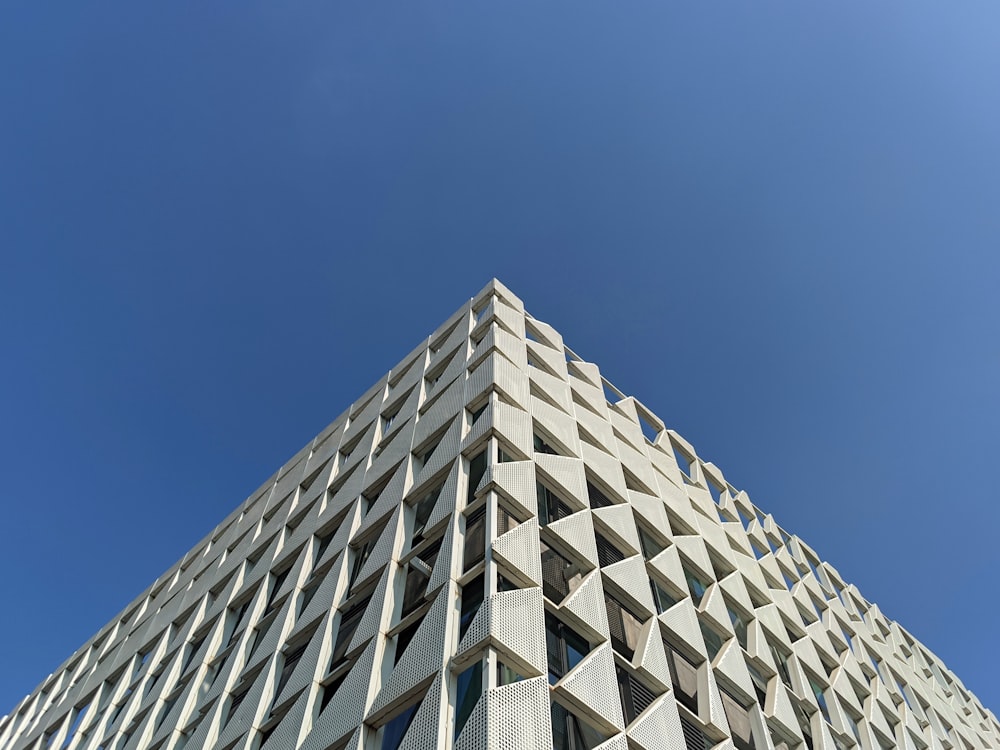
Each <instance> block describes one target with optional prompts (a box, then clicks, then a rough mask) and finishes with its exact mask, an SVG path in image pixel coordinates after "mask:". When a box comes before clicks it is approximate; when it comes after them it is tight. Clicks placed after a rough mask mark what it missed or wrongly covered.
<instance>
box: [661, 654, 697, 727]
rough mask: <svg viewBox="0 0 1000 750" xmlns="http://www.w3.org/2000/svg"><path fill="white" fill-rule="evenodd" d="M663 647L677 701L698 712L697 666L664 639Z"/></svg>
mask: <svg viewBox="0 0 1000 750" xmlns="http://www.w3.org/2000/svg"><path fill="white" fill-rule="evenodd" d="M663 648H664V650H665V651H666V652H667V666H668V667H669V668H670V681H671V683H673V686H674V697H675V698H677V702H678V703H680V704H681V705H683V706H686V707H687V708H688V709H690V710H691V711H693V712H694V713H698V668H697V667H696V666H695V665H694V664H692V663H691V662H690V661H688V660H687V659H686V658H685V657H684V656H682V655H681V654H680V653H679V652H678V651H677V650H676V649H674V647H673V646H671V645H670V644H669V643H667V642H666V641H664V642H663Z"/></svg>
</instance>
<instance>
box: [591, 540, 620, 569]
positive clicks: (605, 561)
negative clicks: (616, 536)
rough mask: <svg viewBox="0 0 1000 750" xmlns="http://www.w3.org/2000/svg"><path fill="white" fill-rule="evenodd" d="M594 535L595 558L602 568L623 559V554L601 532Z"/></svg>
mask: <svg viewBox="0 0 1000 750" xmlns="http://www.w3.org/2000/svg"><path fill="white" fill-rule="evenodd" d="M595 536H596V538H597V559H598V561H599V562H600V564H601V567H602V568H606V567H607V566H608V565H614V564H615V563H616V562H621V561H622V560H624V559H625V554H624V553H623V552H622V551H621V550H620V549H618V548H617V547H616V546H615V545H614V544H612V543H611V542H610V541H608V539H607V538H606V537H604V536H603V535H601V534H595Z"/></svg>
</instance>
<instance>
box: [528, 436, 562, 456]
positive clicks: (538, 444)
mask: <svg viewBox="0 0 1000 750" xmlns="http://www.w3.org/2000/svg"><path fill="white" fill-rule="evenodd" d="M534 445H535V452H536V453H548V454H549V455H551V456H558V455H559V453H558V452H557V451H556V449H555V448H553V447H552V446H551V445H549V444H548V443H546V442H545V441H544V440H542V438H540V437H539V436H538V435H535V436H534Z"/></svg>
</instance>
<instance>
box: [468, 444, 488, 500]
mask: <svg viewBox="0 0 1000 750" xmlns="http://www.w3.org/2000/svg"><path fill="white" fill-rule="evenodd" d="M485 473H486V451H480V452H479V453H477V454H476V455H475V456H473V457H472V458H471V459H470V460H469V489H468V492H467V493H466V497H465V504H466V505H468V504H469V503H471V502H472V501H473V500H475V499H476V488H477V487H479V483H480V482H481V481H482V480H483V474H485Z"/></svg>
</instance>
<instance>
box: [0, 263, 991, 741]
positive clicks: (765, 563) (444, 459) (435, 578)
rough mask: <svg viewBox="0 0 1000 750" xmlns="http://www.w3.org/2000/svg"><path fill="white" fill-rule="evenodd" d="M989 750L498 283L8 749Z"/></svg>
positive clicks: (807, 559)
mask: <svg viewBox="0 0 1000 750" xmlns="http://www.w3.org/2000/svg"><path fill="white" fill-rule="evenodd" d="M184 747H187V748H195V749H199V750H200V748H217V749H218V750H236V749H239V750H286V749H295V748H303V749H304V750H341V749H350V750H362V749H364V750H399V749H405V750H436V749H440V750H447V749H448V748H456V750H485V749H486V748H489V749H490V750H519V749H521V748H524V749H525V750H552V749H553V748H555V749H556V750H585V749H594V748H606V749H610V748H615V749H617V750H626V749H630V750H661V749H663V748H666V749H668V750H708V748H725V749H726V750H848V749H849V748H855V747H857V748H861V750H881V749H882V748H894V747H899V748H907V750H976V749H978V748H1000V725H998V723H997V720H996V718H995V717H994V716H993V714H992V713H990V712H989V711H987V710H986V709H984V708H983V706H982V705H981V704H980V703H979V701H978V700H976V698H975V697H974V696H972V695H971V694H970V693H969V692H968V691H967V690H966V689H965V688H964V687H963V686H962V683H961V682H960V681H959V680H958V678H957V677H956V676H955V675H953V674H952V673H951V672H949V671H948V669H947V668H946V667H945V666H944V665H943V664H942V663H941V662H940V661H939V660H938V659H937V658H936V657H935V656H934V655H933V654H931V653H930V651H929V650H928V649H927V648H926V647H924V646H923V645H922V644H920V643H919V642H917V641H916V640H915V639H914V638H913V637H912V636H911V635H909V634H908V633H907V632H906V631H905V630H904V629H903V628H902V627H901V626H899V625H898V624H897V623H895V622H893V621H891V620H889V619H887V618H886V617H884V616H883V615H882V613H881V612H880V611H879V609H878V607H877V606H876V605H873V604H871V603H870V602H868V601H867V600H866V599H865V598H864V597H863V596H862V595H861V593H860V592H859V591H858V590H857V589H856V588H855V587H854V586H852V585H849V584H846V583H844V581H843V580H842V579H841V578H840V576H839V575H838V574H837V572H836V570H835V569H834V568H833V567H831V566H830V565H829V564H828V563H826V562H823V561H821V560H820V558H819V556H818V555H817V554H816V553H815V552H814V551H813V550H812V549H811V548H810V547H808V546H807V545H806V544H805V543H804V542H803V541H801V540H800V539H798V538H797V537H795V536H793V535H791V534H789V533H788V532H786V531H784V530H783V529H782V528H780V527H779V526H778V525H777V524H776V523H775V522H774V519H773V518H771V516H769V515H766V514H765V513H763V512H762V511H760V510H759V509H758V508H757V507H756V506H755V505H754V504H753V503H752V502H751V501H750V498H749V497H748V496H747V493H746V492H743V491H739V490H737V489H736V488H735V487H734V486H733V485H732V484H730V483H729V482H728V481H727V480H726V478H725V477H724V476H723V474H722V472H721V471H720V470H719V469H718V468H717V467H715V466H714V465H712V464H711V463H707V462H704V461H702V460H701V459H699V458H698V456H697V453H696V452H695V450H694V448H693V447H692V446H691V445H689V444H688V443H687V442H686V441H685V440H684V439H683V438H682V437H680V436H679V435H677V434H676V433H675V432H673V431H671V430H668V429H666V428H665V427H664V426H663V423H662V422H661V421H660V420H659V419H658V418H657V417H656V416H655V415H653V414H652V413H651V412H650V411H649V410H648V409H646V408H645V407H644V406H643V405H642V404H641V403H640V402H638V401H637V400H636V399H634V398H632V397H626V396H624V395H623V394H622V393H621V392H619V391H617V390H616V389H615V388H614V387H613V386H611V385H610V384H609V383H608V382H607V381H606V380H604V379H603V378H602V377H601V375H600V371H599V369H598V367H597V366H596V365H595V364H592V363H589V362H585V361H582V360H581V359H580V358H579V357H577V356H576V355H575V354H574V353H573V352H572V351H571V350H569V349H567V348H566V347H565V346H564V345H563V341H562V337H561V336H560V335H559V334H558V333H557V332H556V331H555V330H554V329H553V328H552V327H550V326H548V325H546V324H545V323H542V322H541V321H539V320H536V319H535V318H533V317H531V316H530V315H528V314H526V313H525V311H524V307H523V304H522V303H521V301H520V300H519V299H518V298H517V297H515V296H514V295H513V294H512V293H511V292H510V291H509V290H508V289H507V288H506V287H504V286H503V285H502V284H500V283H499V282H497V281H495V280H494V281H492V282H491V283H490V284H489V285H488V286H487V287H486V288H485V289H483V290H482V291H481V292H480V293H479V294H478V295H477V296H476V297H475V298H474V299H472V300H471V301H470V302H469V303H468V304H467V305H465V306H464V307H463V308H462V309H461V310H459V311H458V312H457V313H456V314H455V315H453V316H452V317H451V318H450V319H449V320H448V321H447V322H446V323H445V324H444V325H443V326H441V328H439V329H438V330H437V331H436V332H435V333H434V334H433V335H432V336H430V337H429V338H428V339H427V341H425V342H424V343H423V344H421V345H420V346H419V347H418V348H417V349H416V350H414V351H413V352H412V353H411V354H410V355H409V356H407V357H406V358H405V359H404V360H403V361H402V362H401V363H400V364H399V366H397V367H395V368H393V370H392V371H391V372H389V373H388V374H387V375H386V376H385V377H383V378H382V379H381V380H380V381H379V382H378V383H377V384H376V385H375V386H374V387H373V388H372V389H371V390H369V391H368V392H367V393H366V394H365V395H364V396H362V397H361V398H360V399H359V400H358V401H357V402H356V403H354V404H353V405H352V406H351V407H350V409H348V410H347V411H346V412H345V413H344V414H342V415H341V416H340V417H339V418H338V419H337V420H335V421H334V422H333V424H331V425H330V426H329V427H327V428H326V429H325V430H324V431H323V432H322V433H321V434H320V435H318V436H317V437H316V439H315V440H313V441H311V442H310V443H309V445H307V446H306V447H305V448H303V449H302V450H301V451H300V452H299V453H298V454H297V455H295V456H294V457H293V458H292V459H291V460H290V461H289V462H288V463H287V464H286V465H285V466H283V467H282V468H281V470H280V471H278V472H277V473H276V474H275V475H274V476H272V477H271V478H270V479H268V480H267V482H265V483H264V485H263V486H262V487H261V488H260V489H259V490H258V491H257V492H255V493H254V494H253V495H252V496H251V497H250V498H248V499H247V500H246V501H245V502H244V503H242V504H241V505H240V507H239V508H237V509H236V510H235V511H234V512H233V513H232V514H231V515H230V516H229V517H228V518H227V519H225V520H224V521H223V522H222V523H221V524H219V526H218V527H217V528H216V529H214V530H213V531H212V533H211V534H209V535H208V536H207V537H206V538H205V539H204V540H202V542H201V543H199V544H198V545H197V546H196V547H195V548H194V549H193V550H192V551H191V552H190V553H188V554H187V555H185V557H184V558H183V559H182V560H180V561H179V562H178V563H177V564H176V565H175V566H174V567H173V568H171V569H170V570H169V571H167V573H165V574H164V575H163V576H162V577H161V578H159V579H158V580H157V581H156V582H155V583H154V584H153V585H152V586H151V587H150V588H149V589H148V590H146V591H145V592H144V593H143V594H142V595H141V596H140V597H139V598H138V599H136V600H135V601H134V602H132V604H130V605H129V606H128V608H127V609H126V610H125V611H124V612H122V613H121V614H119V615H118V616H117V617H115V618H114V619H112V620H111V622H110V623H108V624H107V625H106V626H105V627H104V628H102V629H101V631H100V632H98V633H97V634H96V635H95V636H94V637H93V638H92V639H91V640H90V641H88V642H87V643H86V644H85V645H84V646H82V647H81V648H80V649H79V650H78V651H77V652H76V653H75V654H74V655H73V656H72V657H71V658H70V659H69V660H68V661H67V662H66V663H65V664H63V665H62V666H61V667H60V668H59V669H58V670H57V671H56V672H55V673H54V674H53V675H51V676H50V677H49V678H48V679H46V680H45V682H43V683H42V684H41V685H40V686H39V687H38V688H36V689H35V691H34V692H33V693H32V694H31V695H30V696H28V697H26V698H25V699H24V700H23V701H22V702H21V703H20V704H19V705H18V706H16V707H15V708H14V710H13V711H12V712H11V713H10V714H9V715H8V716H7V717H5V718H4V719H3V720H2V721H0V749H2V750H20V748H35V749H41V748H70V749H71V750H98V749H103V750H139V749H146V748H148V749H150V750H153V749H160V750H179V749H180V748H184Z"/></svg>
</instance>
